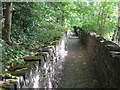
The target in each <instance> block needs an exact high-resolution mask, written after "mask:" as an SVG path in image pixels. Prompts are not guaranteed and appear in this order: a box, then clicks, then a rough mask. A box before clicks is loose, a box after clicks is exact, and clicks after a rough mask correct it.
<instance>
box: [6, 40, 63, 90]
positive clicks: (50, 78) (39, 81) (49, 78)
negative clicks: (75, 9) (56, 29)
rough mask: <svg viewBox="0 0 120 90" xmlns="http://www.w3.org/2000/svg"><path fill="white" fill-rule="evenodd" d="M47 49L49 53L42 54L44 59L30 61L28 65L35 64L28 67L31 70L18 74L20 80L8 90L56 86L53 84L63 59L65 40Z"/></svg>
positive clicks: (10, 85) (9, 86)
mask: <svg viewBox="0 0 120 90" xmlns="http://www.w3.org/2000/svg"><path fill="white" fill-rule="evenodd" d="M47 48H48V50H47V51H43V52H42V53H43V57H42V58H40V59H36V60H34V59H32V60H29V59H28V60H27V62H28V63H30V62H34V63H33V64H32V65H28V68H30V69H29V70H26V71H25V73H23V74H22V75H19V73H18V72H17V73H16V75H17V76H18V77H19V78H18V79H17V80H16V81H15V82H14V83H11V84H9V85H8V87H7V88H9V89H11V90H14V89H15V88H21V89H22V88H53V87H54V86H55V83H53V82H54V76H55V69H56V67H58V66H57V65H58V63H59V62H60V60H61V58H63V57H62V53H63V52H64V40H59V43H58V44H57V45H53V46H48V47H47ZM26 67H27V65H26ZM26 67H25V68H26ZM25 68H22V69H25ZM11 73H12V72H11ZM13 74H14V72H13Z"/></svg>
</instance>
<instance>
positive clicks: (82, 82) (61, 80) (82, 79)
mask: <svg viewBox="0 0 120 90" xmlns="http://www.w3.org/2000/svg"><path fill="white" fill-rule="evenodd" d="M65 44H66V48H65V50H66V51H67V52H68V53H67V55H66V56H65V57H64V64H63V65H62V67H63V68H62V70H61V71H59V73H58V74H57V75H56V81H57V86H56V87H57V88H97V87H98V86H99V85H98V82H97V80H96V78H97V77H96V73H95V71H94V65H93V64H92V63H91V60H90V58H87V52H86V49H85V48H84V47H83V46H82V45H81V44H80V41H79V39H78V37H69V38H67V40H66V42H65Z"/></svg>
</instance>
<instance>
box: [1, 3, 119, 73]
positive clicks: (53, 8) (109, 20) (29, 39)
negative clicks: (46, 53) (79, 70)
mask: <svg viewBox="0 0 120 90" xmlns="http://www.w3.org/2000/svg"><path fill="white" fill-rule="evenodd" d="M2 4H3V15H4V16H5V17H4V18H5V25H4V28H3V31H2V32H3V38H2V39H1V42H2V47H3V50H2V53H3V54H2V63H3V71H5V70H7V71H9V70H10V68H11V67H14V66H16V65H18V64H24V63H25V62H24V60H23V59H22V58H23V56H25V55H28V54H29V53H30V52H31V51H35V50H36V49H37V48H39V47H42V46H45V45H51V44H53V43H54V42H55V41H56V40H58V39H59V38H61V37H62V36H63V34H64V32H65V31H67V30H70V29H72V27H73V26H79V27H81V28H82V29H83V30H85V31H92V32H96V33H97V34H99V35H101V36H103V37H105V38H106V39H109V40H110V39H112V36H113V34H114V33H116V31H117V28H118V27H117V26H118V3H114V2H101V3H97V2H39V3H38V2H34V3H33V2H32V3H30V2H29V3H28V2H24V3H2ZM10 8H11V9H10ZM8 9H10V10H12V15H6V14H9V13H5V12H7V10H8ZM7 17H8V18H7ZM10 18H11V19H10ZM7 19H9V20H10V21H9V24H10V23H12V24H10V26H9V27H8V26H7V24H6V23H7Z"/></svg>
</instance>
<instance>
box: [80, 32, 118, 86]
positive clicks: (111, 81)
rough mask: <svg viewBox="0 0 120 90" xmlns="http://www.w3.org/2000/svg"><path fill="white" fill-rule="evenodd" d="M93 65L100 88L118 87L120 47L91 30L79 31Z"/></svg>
mask: <svg viewBox="0 0 120 90" xmlns="http://www.w3.org/2000/svg"><path fill="white" fill-rule="evenodd" d="M79 38H80V42H81V43H82V44H83V45H84V46H85V47H86V48H87V55H88V57H89V58H91V61H92V62H93V65H94V67H95V71H96V74H97V75H98V78H97V79H98V81H99V83H100V87H101V88H118V87H120V47H119V46H118V45H117V44H115V43H113V42H112V41H108V40H106V39H104V38H102V37H100V36H99V35H96V34H95V33H92V32H83V31H81V32H80V33H79Z"/></svg>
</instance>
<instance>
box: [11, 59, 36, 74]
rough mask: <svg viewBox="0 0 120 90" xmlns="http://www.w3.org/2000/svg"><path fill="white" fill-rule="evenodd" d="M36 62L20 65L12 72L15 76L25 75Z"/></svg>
mask: <svg viewBox="0 0 120 90" xmlns="http://www.w3.org/2000/svg"><path fill="white" fill-rule="evenodd" d="M35 63H36V61H34V62H28V63H26V65H18V66H16V67H14V68H13V70H12V72H10V73H11V74H12V75H14V76H22V75H25V73H26V72H28V71H30V70H31V68H32V67H33V65H34V64H35Z"/></svg>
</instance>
